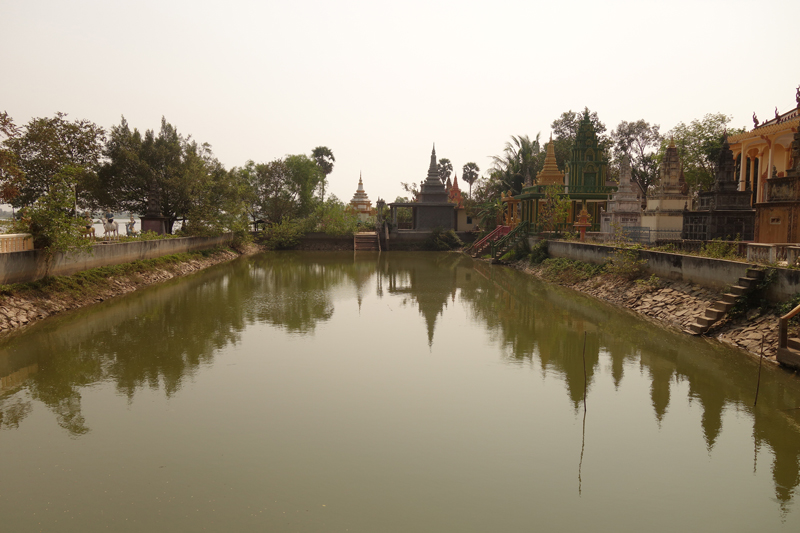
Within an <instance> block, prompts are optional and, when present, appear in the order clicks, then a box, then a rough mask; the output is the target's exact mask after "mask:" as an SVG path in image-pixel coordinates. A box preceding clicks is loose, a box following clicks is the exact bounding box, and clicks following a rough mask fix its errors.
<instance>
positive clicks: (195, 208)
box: [98, 117, 244, 234]
mask: <svg viewBox="0 0 800 533" xmlns="http://www.w3.org/2000/svg"><path fill="white" fill-rule="evenodd" d="M104 154H105V156H106V158H107V161H106V163H105V164H104V165H103V167H102V168H101V169H100V172H99V176H100V183H101V186H100V187H99V189H101V190H102V194H98V198H99V199H100V200H99V201H102V202H104V205H107V206H109V207H112V208H116V209H120V210H124V211H130V212H132V213H140V214H144V213H146V212H147V208H148V200H149V197H150V191H151V184H155V185H156V187H157V189H158V191H159V198H160V205H159V209H160V212H161V214H162V215H163V216H164V217H166V219H167V220H166V230H167V232H168V233H172V231H173V228H174V224H175V222H177V221H178V220H182V221H183V222H184V223H185V226H184V232H195V233H197V234H208V233H210V232H213V233H216V232H219V231H222V230H231V231H233V230H234V229H235V228H234V226H235V227H236V228H239V227H240V226H241V221H240V219H241V217H242V216H243V209H244V206H243V205H242V202H243V201H244V196H243V195H244V192H243V191H242V187H243V185H242V183H241V182H238V181H236V180H235V179H234V178H236V177H237V176H236V175H235V174H233V175H232V174H230V173H228V172H226V171H225V169H224V167H223V166H222V164H221V163H220V162H219V161H217V159H216V158H215V157H214V155H213V153H212V151H211V146H210V145H209V144H208V143H198V142H196V141H195V140H193V139H192V138H191V136H189V137H183V136H182V135H180V134H179V133H178V131H177V129H176V128H175V127H174V126H173V125H172V124H170V123H169V122H167V121H166V119H165V118H164V117H162V118H161V128H160V130H159V132H158V135H156V133H155V132H154V131H153V130H147V131H146V132H145V134H144V136H142V135H141V134H140V133H139V131H138V130H136V129H134V130H131V129H130V127H129V126H128V123H127V121H126V120H125V117H122V121H121V122H120V125H119V126H115V127H113V128H112V129H111V132H110V135H109V141H108V143H107V144H106V148H105V151H104Z"/></svg>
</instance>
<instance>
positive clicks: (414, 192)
mask: <svg viewBox="0 0 800 533" xmlns="http://www.w3.org/2000/svg"><path fill="white" fill-rule="evenodd" d="M400 187H402V188H403V190H404V191H406V192H407V193H408V194H410V195H411V201H412V202H416V201H417V198H419V187H418V186H417V184H416V183H414V182H411V183H406V182H405V181H401V182H400ZM406 201H408V200H406Z"/></svg>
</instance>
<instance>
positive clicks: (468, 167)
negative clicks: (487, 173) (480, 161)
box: [461, 162, 481, 197]
mask: <svg viewBox="0 0 800 533" xmlns="http://www.w3.org/2000/svg"><path fill="white" fill-rule="evenodd" d="M480 171H481V169H480V168H478V165H476V164H475V163H472V162H470V163H467V164H465V165H464V167H463V168H462V169H461V179H463V180H464V181H466V182H467V183H469V195H470V197H471V196H472V184H473V183H475V180H477V179H478V173H479V172H480Z"/></svg>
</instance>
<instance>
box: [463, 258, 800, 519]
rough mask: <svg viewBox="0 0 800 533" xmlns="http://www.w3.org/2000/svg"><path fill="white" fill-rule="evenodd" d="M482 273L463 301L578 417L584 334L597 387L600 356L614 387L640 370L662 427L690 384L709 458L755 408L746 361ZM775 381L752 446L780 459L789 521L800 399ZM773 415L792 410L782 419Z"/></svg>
mask: <svg viewBox="0 0 800 533" xmlns="http://www.w3.org/2000/svg"><path fill="white" fill-rule="evenodd" d="M475 272H476V273H478V274H479V277H478V279H480V280H482V282H483V283H482V284H478V285H473V286H469V287H466V286H461V287H460V289H461V297H462V299H464V300H467V301H469V302H470V304H471V307H472V310H473V313H474V314H475V316H476V317H477V318H479V320H480V322H481V323H483V324H486V327H487V328H488V329H489V330H491V331H495V332H496V335H497V337H498V343H500V344H501V345H502V346H506V347H508V348H509V352H510V354H511V357H513V358H515V359H519V360H523V359H533V358H536V359H537V360H538V361H539V362H540V364H541V366H542V372H543V375H545V374H546V373H545V369H549V370H550V371H555V372H557V373H558V374H559V375H561V376H563V378H564V380H565V383H566V385H567V393H568V395H569V398H570V400H571V401H572V403H573V405H574V406H575V407H576V409H577V408H578V407H579V404H580V402H581V401H582V398H583V368H582V357H581V353H582V349H583V334H584V332H586V333H587V345H586V364H587V377H588V382H589V384H591V383H592V382H593V379H594V371H595V369H597V368H599V364H600V357H599V354H600V353H604V354H606V355H607V357H608V358H609V359H610V361H609V369H610V373H611V378H612V380H613V382H614V385H615V386H616V387H619V386H620V383H621V382H622V380H623V379H624V372H625V368H626V364H630V363H634V362H636V361H638V366H639V368H640V370H641V371H642V372H643V374H644V375H649V377H650V385H651V386H650V399H651V402H652V406H653V413H654V418H655V421H656V423H657V424H659V426H660V425H661V422H662V421H663V420H664V419H665V417H667V416H669V406H670V403H671V401H673V400H674V398H673V396H674V389H673V388H672V387H673V385H674V384H677V383H680V382H687V383H688V389H689V390H688V396H689V399H690V401H693V402H694V401H696V402H697V403H698V404H699V406H700V407H701V409H702V414H701V423H700V428H699V429H700V430H701V433H702V436H703V439H704V441H705V443H706V446H707V448H708V450H709V453H713V449H714V446H715V444H716V443H717V441H718V439H719V436H720V435H721V433H722V416H723V413H724V412H725V410H726V409H727V408H732V407H736V408H738V409H742V407H743V406H744V408H745V409H748V410H749V409H750V407H751V406H752V402H753V391H751V390H749V389H746V390H745V389H743V388H742V387H741V383H748V384H749V383H754V376H755V373H754V365H753V364H752V363H751V362H749V361H748V360H741V361H739V360H737V361H733V362H732V361H731V360H730V354H729V353H728V352H727V351H726V350H725V349H724V348H715V347H714V345H712V346H711V349H710V350H709V351H710V352H711V353H710V354H709V353H704V354H700V355H697V356H693V353H694V352H696V345H695V344H694V340H693V339H692V338H688V337H686V336H684V335H680V334H677V333H672V332H670V331H667V330H664V331H663V332H662V334H661V335H659V336H653V335H652V326H650V325H649V324H648V323H646V322H644V321H642V320H638V319H636V320H631V321H625V322H619V321H616V320H614V321H612V320H609V319H608V316H609V313H608V311H607V309H608V306H606V304H603V303H600V302H597V301H595V300H592V299H589V298H586V297H584V296H582V295H579V294H577V293H573V292H571V291H569V290H565V289H562V288H560V287H554V286H549V285H546V284H543V283H539V282H537V281H533V280H530V279H528V278H527V277H525V276H523V275H520V274H518V273H517V272H514V271H510V270H508V269H505V268H502V267H491V266H489V265H486V264H485V263H478V264H476V266H475ZM718 352H719V353H718ZM770 379H771V380H773V381H774V383H772V384H771V386H770V387H768V388H766V389H765V388H764V387H763V386H762V388H761V392H760V395H759V405H758V408H757V409H755V410H754V412H753V413H752V418H753V439H754V444H755V446H756V449H758V448H761V447H763V446H768V447H769V449H771V450H772V452H773V453H774V462H773V464H772V476H773V481H774V483H775V495H776V498H777V500H778V501H779V502H780V504H781V508H782V509H783V510H784V512H786V510H787V509H788V507H787V505H788V504H789V503H790V502H791V501H792V499H793V497H794V494H795V492H796V490H797V487H798V485H799V484H800V462H798V459H799V458H800V420H798V418H800V416H798V415H800V409H794V408H796V407H800V394H798V393H797V392H796V391H797V384H796V383H795V382H794V378H793V376H791V375H788V374H786V373H775V374H774V375H772V376H771V377H770ZM765 396H769V399H765ZM590 402H591V400H590ZM762 402H763V403H762ZM765 405H770V406H771V407H769V408H768V407H764V406H765ZM775 406H785V407H786V408H787V410H785V411H781V412H779V413H777V414H776V413H775Z"/></svg>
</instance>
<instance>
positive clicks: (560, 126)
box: [550, 107, 611, 170]
mask: <svg viewBox="0 0 800 533" xmlns="http://www.w3.org/2000/svg"><path fill="white" fill-rule="evenodd" d="M584 112H587V113H589V120H590V121H591V122H592V126H594V131H595V133H597V140H598V143H599V145H600V147H601V148H602V150H603V151H604V152H605V157H606V159H610V158H611V157H610V156H611V153H610V148H611V139H609V137H608V136H607V135H606V133H605V132H606V125H605V124H603V123H602V122H601V121H600V118H599V117H598V116H597V111H590V110H589V108H588V107H587V108H584ZM582 120H583V113H582V112H580V111H572V110H571V109H570V110H569V111H565V112H564V113H561V116H560V117H558V118H557V119H555V120H554V121H553V123H552V124H551V125H550V127H551V129H552V130H553V149H554V151H555V153H556V163H557V164H558V168H560V169H561V170H563V169H564V168H565V167H566V163H567V161H569V158H570V155H571V154H570V152H571V150H572V145H573V144H575V137H577V135H578V127H579V126H580V123H581V121H582Z"/></svg>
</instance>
